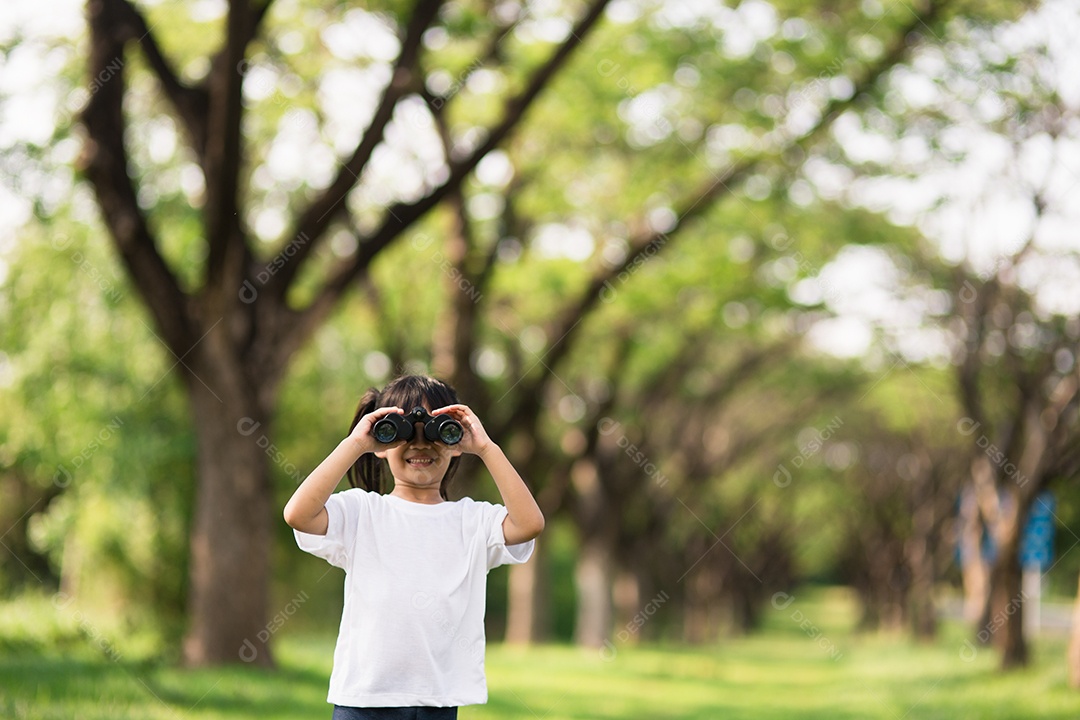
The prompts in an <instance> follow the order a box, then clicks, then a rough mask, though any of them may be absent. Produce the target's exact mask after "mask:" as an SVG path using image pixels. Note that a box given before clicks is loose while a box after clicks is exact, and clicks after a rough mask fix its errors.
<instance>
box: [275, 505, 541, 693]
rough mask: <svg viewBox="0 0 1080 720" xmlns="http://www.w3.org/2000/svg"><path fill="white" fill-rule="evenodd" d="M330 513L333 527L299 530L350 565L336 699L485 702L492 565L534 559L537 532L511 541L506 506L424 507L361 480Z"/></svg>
mask: <svg viewBox="0 0 1080 720" xmlns="http://www.w3.org/2000/svg"><path fill="white" fill-rule="evenodd" d="M326 512H327V515H329V526H328V527H327V530H326V535H325V536H323V535H309V534H307V533H302V532H299V531H294V534H295V535H296V544H297V545H299V546H300V549H301V550H305V551H306V552H309V553H311V554H312V555H317V556H319V557H321V558H323V559H325V560H327V561H329V562H330V564H331V565H336V566H337V567H339V568H343V569H344V570H345V573H346V574H345V607H344V610H343V611H342V614H341V627H340V629H339V630H338V638H337V647H336V648H335V650H334V670H333V672H332V673H331V675H330V692H329V694H328V695H327V698H326V699H327V702H330V703H333V704H335V705H345V706H349V707H395V706H415V705H428V706H442V707H449V706H459V705H472V704H477V703H485V702H487V683H486V682H485V679H484V607H485V600H486V589H487V573H488V570H490V569H491V568H494V567H498V566H499V565H503V564H506V563H523V562H525V561H526V560H528V559H529V557H530V556H531V555H532V551H533V547H534V541H532V540H530V541H528V542H526V543H522V544H520V545H511V546H507V545H506V538H505V536H504V535H503V530H502V522H503V518H505V517H506V514H507V511H506V508H505V507H504V506H502V505H493V504H491V503H487V502H477V501H475V500H471V499H469V498H464V499H462V500H458V501H456V502H443V503H438V504H435V505H424V504H421V503H414V502H409V501H408V500H402V499H401V498H398V497H395V496H393V495H379V494H378V493H372V492H367V491H365V490H360V489H352V490H345V491H344V492H339V493H335V494H334V495H331V496H330V499H329V500H327V502H326Z"/></svg>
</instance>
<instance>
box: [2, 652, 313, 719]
mask: <svg viewBox="0 0 1080 720" xmlns="http://www.w3.org/2000/svg"><path fill="white" fill-rule="evenodd" d="M327 679H328V678H327V675H326V674H325V673H323V672H320V671H318V670H316V669H313V668H306V667H293V666H284V667H282V668H280V669H277V670H265V669H257V668H245V667H227V668H214V669H199V670H185V669H182V668H178V667H173V666H168V665H164V664H157V663H137V662H130V661H124V660H123V659H119V660H111V659H108V658H104V657H100V656H99V657H85V658H81V657H65V656H60V655H55V654H52V653H39V654H31V653H26V652H20V653H16V654H5V655H3V656H0V716H3V717H4V718H5V720H9V718H12V717H27V718H30V717H33V718H39V717H50V718H51V717H65V716H70V708H72V707H85V708H94V707H97V708H98V709H99V711H100V712H102V713H106V712H112V711H115V710H118V709H120V708H124V709H126V710H127V712H126V713H124V714H111V715H110V714H103V715H101V717H111V718H116V720H121V719H126V718H132V719H134V718H140V719H142V718H146V717H148V716H151V717H159V716H160V717H170V718H186V717H198V718H224V717H229V718H248V717H250V718H262V719H265V718H282V719H284V718H323V717H325V718H329V716H330V713H331V710H330V708H329V705H327V704H326V700H325V698H326V686H327ZM14 708H23V709H24V710H23V711H20V712H16V711H15V710H14ZM107 708H111V709H112V710H109V711H107ZM65 709H67V710H65ZM27 713H28V714H27ZM86 716H87V715H85V714H82V713H80V717H86ZM94 717H98V715H94Z"/></svg>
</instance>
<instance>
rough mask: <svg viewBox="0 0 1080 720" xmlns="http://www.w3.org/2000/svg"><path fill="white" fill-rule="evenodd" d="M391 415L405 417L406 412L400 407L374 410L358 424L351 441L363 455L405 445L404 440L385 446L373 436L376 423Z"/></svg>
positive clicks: (351, 435) (351, 434)
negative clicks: (396, 414)
mask: <svg viewBox="0 0 1080 720" xmlns="http://www.w3.org/2000/svg"><path fill="white" fill-rule="evenodd" d="M391 413H398V414H399V415H404V414H405V411H404V410H402V409H401V408H399V407H383V408H378V409H375V410H372V411H371V412H369V413H368V414H367V415H364V416H363V417H362V418H360V422H358V423H356V427H354V428H353V431H352V432H351V433H349V439H350V440H352V441H353V442H355V443H356V445H357V447H358V448H359V450H360V454H361V455H363V454H364V453H369V452H375V451H376V450H389V449H390V448H394V447H397V446H398V445H404V444H405V441H404V440H398V441H397V442H392V443H390V444H389V445H384V444H383V443H381V442H378V441H377V440H376V439H375V438H373V437H372V436H371V428H372V427H374V425H375V423H377V422H378V421H379V419H380V418H382V417H384V416H386V415H389V414H391Z"/></svg>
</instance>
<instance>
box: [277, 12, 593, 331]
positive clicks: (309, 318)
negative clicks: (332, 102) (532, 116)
mask: <svg viewBox="0 0 1080 720" xmlns="http://www.w3.org/2000/svg"><path fill="white" fill-rule="evenodd" d="M608 2H610V0H594V2H593V4H592V5H590V7H589V10H588V12H587V13H586V14H585V16H583V17H582V18H581V20H579V21H578V23H577V24H576V25H575V26H574V29H573V31H572V32H571V33H570V37H568V38H567V39H566V40H565V41H564V42H563V44H562V45H560V46H559V48H558V49H557V50H556V51H555V52H554V53H553V54H552V56H551V57H550V58H549V59H548V60H547V62H546V63H544V65H543V66H542V67H541V68H540V69H539V70H537V71H536V73H535V74H534V75H533V77H532V79H531V80H530V82H529V84H528V86H527V87H526V89H525V90H523V91H522V92H521V94H519V95H518V96H516V97H514V98H512V99H510V100H508V101H507V103H506V106H505V109H504V111H503V116H502V120H501V121H500V122H499V123H498V124H497V125H495V126H494V127H493V128H492V129H491V130H489V131H488V137H487V141H486V142H484V143H483V145H481V146H480V147H479V148H478V149H477V150H475V151H474V152H473V153H471V154H470V155H469V156H468V157H467V158H465V159H464V160H462V161H461V162H459V163H457V164H453V165H451V171H450V176H449V178H448V179H447V180H446V182H445V183H443V184H442V185H440V186H439V187H437V188H436V189H434V190H433V191H432V192H431V193H429V194H428V195H426V196H424V197H423V198H420V199H419V200H417V201H416V202H413V203H410V204H398V205H395V206H394V207H392V208H390V209H388V211H387V216H386V217H385V218H384V220H383V223H382V225H380V226H379V227H378V228H377V229H376V230H375V231H373V232H372V233H371V234H370V235H369V236H368V237H367V238H366V239H364V240H363V241H362V242H361V243H360V246H359V248H358V249H357V251H356V253H355V254H354V255H353V257H352V258H349V259H346V260H344V261H342V262H341V263H340V264H339V265H338V267H337V269H336V270H335V271H334V272H333V273H332V274H331V276H330V277H329V278H328V280H327V281H326V283H325V285H324V286H323V288H322V290H321V291H320V292H319V294H318V295H317V296H316V298H315V299H314V300H313V301H312V302H311V304H310V305H309V306H308V307H307V308H305V309H304V310H302V311H301V312H300V313H299V314H298V315H297V317H296V322H295V323H294V325H293V332H295V333H296V334H297V335H298V340H302V339H303V338H304V337H306V336H307V335H308V334H310V333H311V332H313V331H314V328H315V327H317V326H318V324H319V322H320V321H321V320H322V319H324V318H325V317H326V316H327V315H328V314H329V313H330V311H331V310H332V309H333V308H334V306H335V305H336V304H337V302H338V300H339V299H340V298H341V296H342V295H343V294H344V292H345V290H346V288H348V286H349V284H350V283H351V282H352V281H353V280H354V279H355V278H356V277H357V275H359V274H360V272H361V271H362V270H363V269H364V268H366V267H367V266H368V264H369V263H370V262H371V260H372V259H373V258H374V257H375V256H376V255H377V254H378V253H379V252H380V251H381V250H382V249H383V248H385V247H386V246H387V245H389V244H390V242H391V241H393V240H394V239H395V238H396V237H398V236H399V235H400V234H401V233H402V232H404V231H405V230H406V229H408V228H409V227H410V226H412V225H413V224H414V223H415V222H416V221H417V220H419V219H420V218H421V217H423V216H424V215H425V214H426V213H427V212H428V211H429V210H431V209H432V208H434V207H435V206H436V205H438V204H439V203H440V202H441V201H442V200H443V198H445V197H446V195H447V194H448V193H450V192H451V191H453V190H454V189H455V188H457V187H458V186H460V185H461V183H462V182H463V181H464V179H465V178H466V177H467V176H468V175H469V173H471V172H472V171H473V169H474V168H475V167H476V165H477V164H478V163H479V162H480V160H481V159H482V158H483V157H484V156H485V155H486V154H487V153H488V152H490V151H491V150H492V149H494V148H495V147H496V146H497V145H498V143H500V142H502V141H503V140H504V139H505V138H506V136H507V135H509V133H510V131H511V130H513V129H514V128H515V127H516V126H517V125H518V124H519V123H520V122H521V120H522V118H523V117H524V115H525V112H526V110H528V108H529V106H530V105H531V104H532V102H533V101H534V100H536V98H537V97H538V96H539V95H540V93H541V91H542V90H543V89H544V88H545V87H546V86H547V84H548V83H549V82H550V80H551V79H552V77H554V75H555V74H556V72H557V71H558V70H559V68H561V67H562V66H563V65H564V64H565V63H566V61H567V59H568V58H569V57H570V55H571V53H572V52H573V51H574V50H575V49H576V48H577V47H578V46H579V45H580V44H581V43H582V41H583V40H584V38H585V37H586V36H587V35H588V33H589V32H590V31H591V30H592V29H593V27H594V26H595V24H596V22H597V20H599V19H600V16H601V14H602V13H603V10H604V8H605V7H607V4H608ZM307 240H308V244H310V238H308V239H307ZM294 271H295V270H294ZM280 274H281V273H279V275H280ZM289 345H290V346H293V345H296V343H295V342H293V341H290V343H289Z"/></svg>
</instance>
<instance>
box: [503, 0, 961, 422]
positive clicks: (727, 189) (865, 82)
mask: <svg viewBox="0 0 1080 720" xmlns="http://www.w3.org/2000/svg"><path fill="white" fill-rule="evenodd" d="M946 2H947V0H939V1H938V2H932V3H930V5H929V7H928V8H927V9H926V10H925V11H924V12H923V13H922V14H919V15H916V16H914V18H913V19H912V21H911V22H909V23H908V24H907V25H905V26H904V27H903V28H901V30H900V32H899V33H898V35H897V37H896V39H895V40H894V42H893V43H892V45H891V46H890V48H889V50H888V51H887V52H886V53H885V54H884V56H883V57H882V59H881V60H880V61H878V62H877V63H876V64H875V65H873V66H872V67H871V68H870V69H869V70H868V71H867V72H866V74H865V75H864V76H863V77H862V78H861V79H860V80H859V81H858V83H856V86H855V92H853V93H852V95H851V97H849V98H847V99H843V100H833V101H831V102H830V103H829V104H828V105H827V106H826V107H825V109H824V111H823V112H822V114H821V118H820V119H819V120H818V122H817V124H815V126H814V127H812V128H811V129H810V130H808V131H807V132H806V133H804V134H803V135H801V136H799V137H797V138H795V139H793V140H791V141H790V142H789V143H788V145H787V146H786V147H783V148H780V149H778V150H774V151H773V152H772V153H770V154H769V155H771V156H778V155H780V154H781V153H782V152H783V151H785V150H788V149H790V148H791V147H795V146H799V147H805V146H807V145H809V144H810V143H812V142H813V140H814V139H815V138H817V137H818V136H819V135H820V134H821V133H823V132H824V131H825V130H826V129H827V128H828V127H829V126H830V125H831V124H832V122H833V121H834V120H835V119H836V118H837V117H839V116H840V114H841V113H842V112H843V111H844V110H846V109H847V108H848V107H850V106H851V105H852V104H853V103H854V102H855V101H856V100H857V99H858V98H859V97H861V96H863V95H865V94H866V93H867V92H869V91H870V89H871V88H872V87H873V86H874V85H875V84H876V83H877V81H878V79H879V78H880V77H881V76H882V75H884V74H885V73H886V72H887V71H888V70H889V69H891V68H892V67H894V66H895V65H896V64H897V63H899V62H900V61H901V60H902V59H903V58H904V56H905V54H906V53H907V52H908V51H909V50H910V44H909V42H908V40H907V38H908V37H909V35H911V33H913V32H915V31H917V30H918V29H919V28H920V27H921V26H923V25H925V24H927V23H929V22H931V21H932V20H933V18H934V17H936V16H937V14H938V13H939V12H940V11H941V10H942V9H943V8H944V6H945V4H946ZM769 155H766V154H765V153H761V154H759V155H758V156H756V157H752V158H748V159H746V160H743V161H742V162H741V163H738V164H736V165H732V166H730V167H729V168H728V169H727V170H725V171H724V172H723V173H721V174H720V175H714V176H712V177H710V178H709V179H707V180H706V181H705V182H704V183H702V184H701V185H700V186H699V189H698V190H697V191H696V192H694V193H691V194H690V195H689V196H688V197H687V199H685V200H684V201H683V203H682V207H681V208H680V209H679V210H677V212H676V220H675V223H674V225H673V226H672V227H671V228H669V229H668V230H666V231H664V232H661V231H655V232H650V233H646V234H643V235H639V236H638V237H637V238H636V239H631V241H630V247H631V250H630V252H629V253H627V256H626V258H625V260H624V261H623V262H622V263H621V264H619V265H617V266H615V267H611V268H608V269H606V270H601V271H600V272H599V273H597V274H596V275H595V276H594V277H593V279H592V282H591V283H590V284H589V286H588V289H587V290H586V292H585V293H584V294H583V295H582V296H581V297H580V298H579V299H578V300H577V302H576V303H574V304H573V305H571V306H569V307H568V308H567V309H566V310H565V311H564V312H563V313H562V314H561V315H560V319H559V320H558V321H557V322H556V323H555V326H554V329H553V330H552V331H551V332H550V333H549V336H550V337H556V338H560V340H559V341H558V342H557V343H556V345H555V346H553V347H552V348H551V349H550V350H549V353H548V355H547V356H546V358H545V362H544V363H543V365H542V370H541V371H540V373H539V374H538V376H537V377H536V378H535V379H534V380H533V382H532V383H530V384H529V386H528V387H527V388H526V389H525V391H524V392H523V393H522V394H521V395H520V396H519V397H520V398H522V400H521V402H525V398H528V397H532V396H539V395H540V394H542V392H543V388H544V386H545V385H546V384H547V383H548V382H550V381H551V378H552V376H553V373H554V368H555V366H556V365H557V364H558V362H559V361H560V360H561V359H562V358H563V357H565V355H566V354H567V353H569V351H570V349H571V347H572V345H573V341H574V338H575V336H576V334H577V333H578V332H580V327H581V321H582V319H583V318H584V317H585V316H586V315H587V314H588V313H589V312H591V311H592V310H593V309H594V308H595V307H596V305H597V303H599V302H600V301H601V300H605V301H607V300H610V299H613V298H614V296H613V295H612V293H613V292H615V288H614V286H613V285H612V282H613V281H615V280H616V278H620V277H623V273H632V269H636V268H637V267H638V266H640V264H641V263H643V262H645V261H647V260H648V258H650V257H651V256H653V255H655V254H656V253H658V252H660V251H661V250H662V249H663V248H664V247H665V246H667V245H668V244H669V242H670V240H671V238H672V237H673V236H674V235H675V234H676V233H677V232H678V231H679V230H681V229H682V228H684V227H685V226H686V224H687V222H688V221H689V220H692V219H693V218H695V217H697V216H699V215H701V214H703V213H704V212H705V211H706V210H708V209H710V208H711V207H712V206H713V205H714V204H715V203H716V201H717V200H718V199H719V198H721V197H723V196H726V195H728V194H730V193H731V191H732V190H733V188H734V186H735V184H736V183H737V182H739V181H741V180H742V179H743V178H745V177H746V176H747V175H749V174H750V173H752V172H753V171H754V170H755V169H756V168H757V167H758V166H759V165H760V164H762V163H764V162H765V160H766V158H767V157H768V156H769ZM626 277H629V275H627V276H626ZM521 415H522V411H519V410H515V411H514V412H513V413H512V417H515V418H520V417H521Z"/></svg>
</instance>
